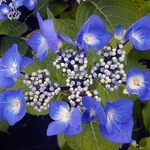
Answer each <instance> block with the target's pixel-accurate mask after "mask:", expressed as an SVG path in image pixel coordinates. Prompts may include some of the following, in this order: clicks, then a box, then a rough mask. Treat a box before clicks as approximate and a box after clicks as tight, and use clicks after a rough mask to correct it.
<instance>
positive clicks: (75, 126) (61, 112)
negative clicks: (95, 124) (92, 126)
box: [47, 101, 82, 136]
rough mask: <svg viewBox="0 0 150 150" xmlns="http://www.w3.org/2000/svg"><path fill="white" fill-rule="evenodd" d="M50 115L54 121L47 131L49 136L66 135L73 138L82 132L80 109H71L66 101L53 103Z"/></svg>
mask: <svg viewBox="0 0 150 150" xmlns="http://www.w3.org/2000/svg"><path fill="white" fill-rule="evenodd" d="M49 115H50V117H51V118H52V119H53V120H54V121H53V122H51V123H50V124H49V126H48V129H47V136H51V135H58V134H61V133H63V132H64V133H65V134H66V135H68V136H73V135H76V134H78V133H80V132H81V131H82V128H81V114H80V111H79V109H78V108H71V109H70V107H69V105H68V104H67V103H66V102H64V101H56V102H51V103H50V104H49Z"/></svg>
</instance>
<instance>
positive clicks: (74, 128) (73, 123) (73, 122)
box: [64, 108, 82, 136]
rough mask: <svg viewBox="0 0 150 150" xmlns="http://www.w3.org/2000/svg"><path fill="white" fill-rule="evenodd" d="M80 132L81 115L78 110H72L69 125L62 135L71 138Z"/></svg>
mask: <svg viewBox="0 0 150 150" xmlns="http://www.w3.org/2000/svg"><path fill="white" fill-rule="evenodd" d="M81 131H82V128H81V114H80V111H79V109H78V108H73V109H72V110H71V112H70V116H69V124H68V127H67V129H66V130H65V131H64V133H65V134H66V135H68V136H73V135H75V134H78V133H80V132H81Z"/></svg>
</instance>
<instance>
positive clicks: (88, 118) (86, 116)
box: [81, 110, 96, 124]
mask: <svg viewBox="0 0 150 150" xmlns="http://www.w3.org/2000/svg"><path fill="white" fill-rule="evenodd" d="M90 113H91V110H85V111H84V112H83V114H82V116H81V120H82V122H83V123H85V124H88V123H90V122H91V121H93V120H94V119H95V118H96V114H95V115H93V116H90Z"/></svg>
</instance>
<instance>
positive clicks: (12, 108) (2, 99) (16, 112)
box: [0, 88, 26, 126]
mask: <svg viewBox="0 0 150 150" xmlns="http://www.w3.org/2000/svg"><path fill="white" fill-rule="evenodd" d="M25 114H26V100H25V98H24V96H23V91H22V89H21V88H19V89H18V90H17V91H14V90H9V91H4V92H1V93H0V119H2V120H7V121H8V123H9V124H10V125H11V126H13V125H14V124H15V123H16V122H18V121H20V120H21V119H22V118H23V117H24V115H25Z"/></svg>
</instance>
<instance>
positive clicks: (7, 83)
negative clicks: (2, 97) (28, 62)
mask: <svg viewBox="0 0 150 150" xmlns="http://www.w3.org/2000/svg"><path fill="white" fill-rule="evenodd" d="M15 83H16V79H15V78H8V77H4V76H0V88H10V87H12V86H14V85H15Z"/></svg>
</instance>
